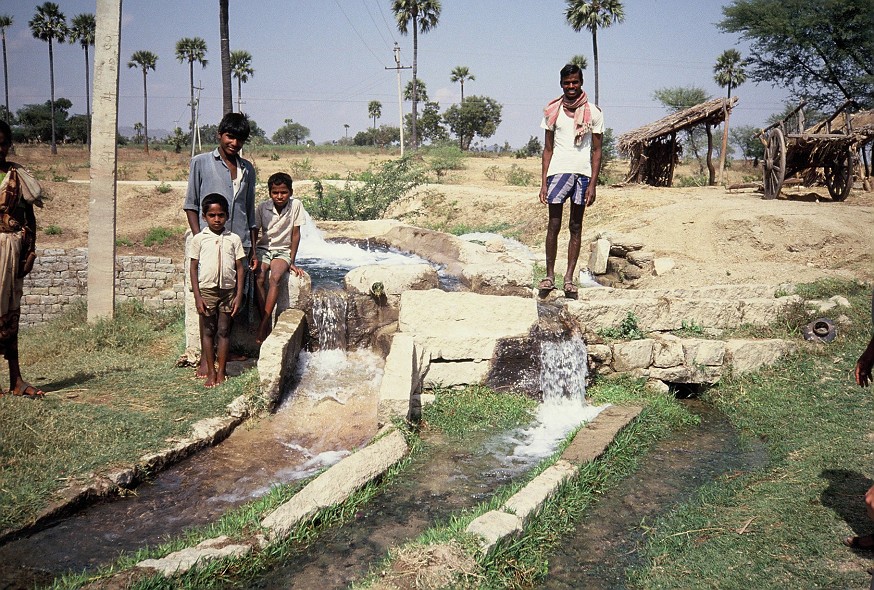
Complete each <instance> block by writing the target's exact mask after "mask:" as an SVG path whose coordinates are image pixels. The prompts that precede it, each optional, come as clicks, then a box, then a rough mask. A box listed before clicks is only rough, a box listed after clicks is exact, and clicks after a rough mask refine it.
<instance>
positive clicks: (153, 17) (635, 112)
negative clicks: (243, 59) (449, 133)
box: [0, 0, 790, 148]
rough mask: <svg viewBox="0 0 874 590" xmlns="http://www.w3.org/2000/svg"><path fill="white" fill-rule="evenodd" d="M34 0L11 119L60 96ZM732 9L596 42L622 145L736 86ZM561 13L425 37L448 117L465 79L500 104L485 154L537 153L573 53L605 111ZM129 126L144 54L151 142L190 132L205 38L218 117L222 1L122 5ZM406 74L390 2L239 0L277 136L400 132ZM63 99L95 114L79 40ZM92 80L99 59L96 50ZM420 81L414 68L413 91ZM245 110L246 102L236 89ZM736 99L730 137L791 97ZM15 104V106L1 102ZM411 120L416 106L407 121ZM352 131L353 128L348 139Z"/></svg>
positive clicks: (695, 0)
mask: <svg viewBox="0 0 874 590" xmlns="http://www.w3.org/2000/svg"><path fill="white" fill-rule="evenodd" d="M56 3H57V4H58V5H59V7H60V9H61V11H62V12H63V13H64V14H65V15H66V17H67V20H68V21H70V20H72V18H73V17H74V16H75V15H77V14H81V13H84V12H92V13H93V12H95V11H96V2H95V0H56ZM38 4H41V2H36V1H34V0H0V14H8V15H10V16H12V17H13V20H14V22H13V25H12V27H10V28H9V29H8V31H7V55H8V64H9V94H10V96H9V102H10V108H11V109H12V110H13V111H16V110H17V109H19V108H21V107H22V106H23V105H25V104H35V103H43V102H45V101H47V100H48V99H49V96H50V85H49V58H48V44H47V43H46V42H44V41H40V40H38V39H35V38H33V36H32V34H31V31H30V28H29V26H28V22H29V21H30V19H31V18H32V17H33V15H34V13H35V10H36V6H37V5H38ZM724 4H726V2H723V1H720V0H624V2H623V5H624V7H625V20H624V22H622V23H619V24H615V25H613V26H612V27H610V28H608V29H603V30H600V31H599V33H598V49H599V60H600V105H599V106H600V107H601V108H602V109H603V110H604V113H605V123H606V126H607V127H611V128H613V130H614V133H615V134H617V135H620V134H622V133H624V132H627V131H630V130H632V129H635V128H637V127H639V126H641V125H645V124H647V123H649V122H651V121H654V120H656V119H659V118H660V117H662V116H664V115H665V114H667V111H666V110H665V109H664V107H662V106H661V105H660V104H659V103H658V102H657V101H656V100H655V99H654V98H653V97H652V95H653V92H654V91H655V90H657V89H659V88H665V87H676V86H690V85H695V86H698V87H701V88H703V89H704V90H705V91H707V92H708V93H710V94H711V95H712V96H714V97H717V96H723V95H724V94H725V89H723V88H720V87H719V86H718V85H717V84H716V83H715V82H714V81H713V64H714V63H715V62H716V59H717V57H718V56H719V54H720V53H722V52H723V51H724V50H726V49H729V48H736V49H738V50H739V51H740V52H741V54H742V55H747V54H748V53H749V52H748V47H747V44H746V43H744V42H742V40H741V39H740V38H739V37H738V36H737V35H733V34H724V33H721V32H720V31H719V29H718V28H717V27H716V23H718V22H719V21H720V20H721V18H722V10H721V8H722V6H723V5H724ZM565 7H566V3H565V1H564V0H442V11H441V14H440V20H439V22H438V24H437V26H436V27H435V28H434V29H432V30H431V31H429V32H427V33H424V34H422V33H420V34H419V56H418V69H419V79H420V80H423V81H424V82H425V85H426V88H427V92H428V95H429V98H430V99H431V100H436V101H438V102H439V104H440V108H441V111H442V110H443V109H445V108H446V107H448V106H450V105H451V104H453V103H457V102H458V101H459V99H460V87H459V85H458V84H457V83H452V82H451V81H450V79H449V78H450V73H451V71H452V70H453V68H455V67H456V66H467V67H468V68H469V69H470V72H471V73H472V74H473V75H474V77H475V80H470V81H467V82H466V83H465V89H464V90H465V96H471V95H483V96H489V97H491V98H493V99H495V100H497V101H498V102H499V103H501V104H502V105H503V113H502V122H501V124H500V125H499V127H498V129H497V132H496V133H495V135H494V136H492V137H491V138H488V139H486V140H484V143H485V144H486V145H492V144H494V143H497V144H499V145H503V144H504V142H509V143H510V145H511V146H512V147H514V148H518V147H521V146H522V145H524V144H525V143H526V142H527V141H528V138H529V137H531V136H532V135H534V136H537V137H539V138H540V137H542V133H543V132H542V131H541V130H540V128H539V123H540V118H541V116H542V109H543V106H544V105H545V104H546V103H547V102H548V101H549V100H551V99H552V98H555V97H556V96H558V95H559V94H560V93H561V89H560V87H559V70H560V69H561V67H562V66H563V65H564V64H565V63H566V62H567V61H568V60H569V59H570V58H571V57H572V56H574V55H577V54H582V55H585V56H586V57H587V58H588V61H589V67H588V69H587V70H586V71H585V72H584V77H585V81H584V89H585V90H586V91H587V92H588V94H589V96H590V99H591V100H593V101H594V61H593V57H592V36H591V33H589V32H588V31H584V32H580V33H577V32H575V31H574V30H573V29H572V28H571V27H570V26H569V25H568V24H567V22H566V20H565V18H564V10H565ZM121 35H122V39H121V66H122V67H121V68H120V74H119V76H120V80H119V125H120V126H122V127H132V126H133V124H134V123H136V122H141V121H142V120H143V87H142V72H141V70H139V69H138V68H134V69H130V68H127V67H126V65H127V62H128V61H129V60H130V56H131V55H132V54H133V53H134V52H135V51H137V50H148V51H151V52H153V53H155V54H157V56H158V62H157V68H156V70H155V71H150V72H149V75H148V92H149V130H150V135H156V134H158V133H161V132H162V131H167V132H169V131H171V130H172V129H173V128H174V127H175V126H176V125H179V126H180V127H182V128H185V127H186V126H187V123H188V119H189V117H190V110H189V107H188V100H189V94H188V89H189V73H188V64H187V62H186V63H180V62H179V61H177V60H176V57H175V45H176V42H177V41H178V40H179V39H181V38H183V37H195V36H197V37H202V38H203V39H204V40H205V41H206V43H207V56H206V57H207V60H208V65H207V66H206V67H205V68H200V67H199V66H198V65H197V64H195V83H196V84H197V85H199V86H202V87H203V90H202V94H201V108H200V117H199V119H200V124H206V123H218V120H219V119H220V118H221V103H222V98H221V58H220V55H219V23H218V2H217V1H216V0H149V1H146V0H124V2H123V5H122V33H121ZM395 42H397V43H398V44H399V46H400V48H401V53H400V57H401V65H404V66H409V65H412V52H413V51H412V35H408V36H405V35H401V34H400V33H399V32H398V30H397V27H396V25H395V23H394V17H393V14H392V13H391V0H263V1H261V0H230V45H231V49H232V50H234V49H245V50H247V51H249V53H251V54H252V66H253V68H254V69H255V74H254V75H253V76H252V77H251V78H250V80H249V82H248V83H246V84H244V85H243V92H242V94H243V109H242V110H243V111H244V112H246V113H247V114H248V115H249V116H250V117H252V118H253V119H254V120H255V121H257V123H258V125H259V126H260V127H261V128H262V129H264V130H265V131H266V132H267V134H268V136H269V135H272V134H273V133H274V132H275V131H276V129H278V128H279V127H280V126H282V125H283V123H284V121H285V120H286V119H292V120H294V121H295V122H297V123H301V124H302V125H304V126H306V127H307V128H309V129H310V131H311V139H312V140H314V141H315V142H316V143H324V142H330V141H332V140H337V139H340V138H342V137H344V136H345V135H346V133H347V132H348V134H349V137H352V136H354V134H355V133H356V132H358V131H362V130H364V129H366V128H367V127H369V126H370V125H371V124H372V120H371V119H370V118H369V117H368V108H367V107H368V104H369V103H370V101H372V100H378V101H380V102H381V103H382V117H381V118H380V119H379V120H378V124H391V125H397V124H398V121H399V112H398V96H397V77H396V72H395V70H387V69H386V68H393V67H394V65H395V63H394V54H393V47H394V44H395ZM54 56H55V96H56V97H65V98H68V99H69V100H70V101H72V103H73V106H72V108H71V109H70V112H71V113H74V114H77V113H85V58H84V52H83V50H82V48H81V47H80V45H79V44H78V43H76V44H61V45H55V51H54ZM91 58H92V68H93V48H92V55H91ZM411 76H412V74H411V70H403V71H402V84H403V85H404V86H405V85H406V83H407V82H408V81H409V80H410V78H411ZM233 86H234V104H235V105H236V100H237V98H236V96H237V94H236V93H237V90H236V80H234V81H233ZM732 94H733V96H737V97H738V98H739V102H738V105H737V106H736V107H735V109H734V111H733V113H732V124H733V125H755V126H763V125H764V122H765V120H766V118H767V117H768V116H769V115H771V114H773V113H776V112H779V111H781V110H782V108H783V104H784V103H785V102H786V101H787V100H789V99H790V93H789V92H788V91H786V90H784V89H781V88H773V87H771V86H770V85H769V84H759V85H756V84H754V83H752V82H747V83H746V84H744V85H742V86H740V87H739V88H737V89H735V90H734V91H733V92H732ZM0 100H2V98H0ZM410 109H411V104H410V103H409V102H406V103H404V112H405V113H408V112H409V111H410ZM346 124H348V125H349V129H348V131H347V129H346V128H345V127H344V125H346Z"/></svg>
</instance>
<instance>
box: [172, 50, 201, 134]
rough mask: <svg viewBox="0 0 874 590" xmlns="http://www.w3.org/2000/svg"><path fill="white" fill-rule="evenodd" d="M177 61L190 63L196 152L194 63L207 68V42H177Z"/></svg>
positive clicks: (192, 125)
mask: <svg viewBox="0 0 874 590" xmlns="http://www.w3.org/2000/svg"><path fill="white" fill-rule="evenodd" d="M176 59H177V60H179V63H184V62H186V61H187V62H188V79H189V82H190V84H189V88H190V90H191V125H190V126H189V129H190V130H191V150H192V151H194V136H195V133H194V132H195V128H194V126H195V124H196V123H195V119H196V115H195V113H194V109H195V104H194V62H197V63H199V64H200V66H201V67H202V68H205V67H206V64H207V63H208V62H207V61H206V41H204V40H203V39H201V38H200V37H183V38H182V39H179V41H177V42H176Z"/></svg>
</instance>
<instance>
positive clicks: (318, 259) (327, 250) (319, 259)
mask: <svg viewBox="0 0 874 590" xmlns="http://www.w3.org/2000/svg"><path fill="white" fill-rule="evenodd" d="M297 258H298V260H301V261H305V262H303V263H302V264H303V265H304V266H305V267H321V268H346V269H352V268H355V267H358V266H364V265H366V264H428V261H427V260H425V259H424V258H421V257H419V256H416V255H415V254H409V253H402V252H393V251H391V250H385V249H376V248H374V249H370V248H367V247H365V248H361V247H359V246H357V245H355V244H347V243H342V242H329V241H327V240H325V238H324V236H323V235H322V232H321V230H320V229H319V228H318V227H316V224H315V222H314V221H313V219H312V217H310V216H309V214H307V215H306V221H305V223H304V225H303V226H301V228H300V246H299V247H298V250H297Z"/></svg>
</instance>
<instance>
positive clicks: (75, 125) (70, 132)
mask: <svg viewBox="0 0 874 590" xmlns="http://www.w3.org/2000/svg"><path fill="white" fill-rule="evenodd" d="M90 127H91V124H90V122H89V121H88V117H86V116H85V115H73V116H72V117H70V118H69V119H67V124H66V130H65V135H66V137H67V139H68V140H70V141H72V142H75V143H81V144H83V145H84V144H85V142H87V141H88V137H89V136H90V135H89V133H88V132H89V131H90Z"/></svg>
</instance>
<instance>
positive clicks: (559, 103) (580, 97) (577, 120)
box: [538, 64, 604, 298]
mask: <svg viewBox="0 0 874 590" xmlns="http://www.w3.org/2000/svg"><path fill="white" fill-rule="evenodd" d="M561 90H562V95H561V96H560V97H558V98H556V99H555V100H553V101H552V102H550V103H549V104H548V105H546V108H545V109H544V110H543V121H542V122H541V124H540V126H541V127H542V128H543V129H545V130H546V138H545V140H544V146H543V163H542V168H543V170H542V176H541V180H540V202H541V203H543V204H544V205H547V206H548V207H549V225H548V227H547V230H546V278H545V279H543V280H542V281H540V284H539V285H538V288H539V289H540V291H541V294H544V293H545V292H548V291H551V290H553V289H555V256H556V252H557V250H558V233H559V231H560V230H561V215H562V209H563V207H564V202H565V201H566V200H568V199H570V201H571V211H570V221H569V222H568V231H569V232H570V239H569V241H568V246H567V271H565V274H564V285H563V286H564V294H565V296H566V297H571V298H575V297H576V295H577V286H576V285H575V284H574V274H575V271H576V267H577V259H578V258H579V256H580V240H581V234H582V230H583V212H584V211H585V210H586V206H587V205H592V204H593V203H594V202H595V186H596V185H597V184H598V173H599V172H600V171H601V140H602V138H603V136H604V116H603V114H602V113H601V109H599V108H598V107H597V106H595V105H593V104H589V99H588V97H587V96H586V93H585V92H584V91H583V72H582V71H581V70H580V68H579V67H578V66H576V65H573V64H568V65H566V66H564V67H563V68H562V69H561Z"/></svg>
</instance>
